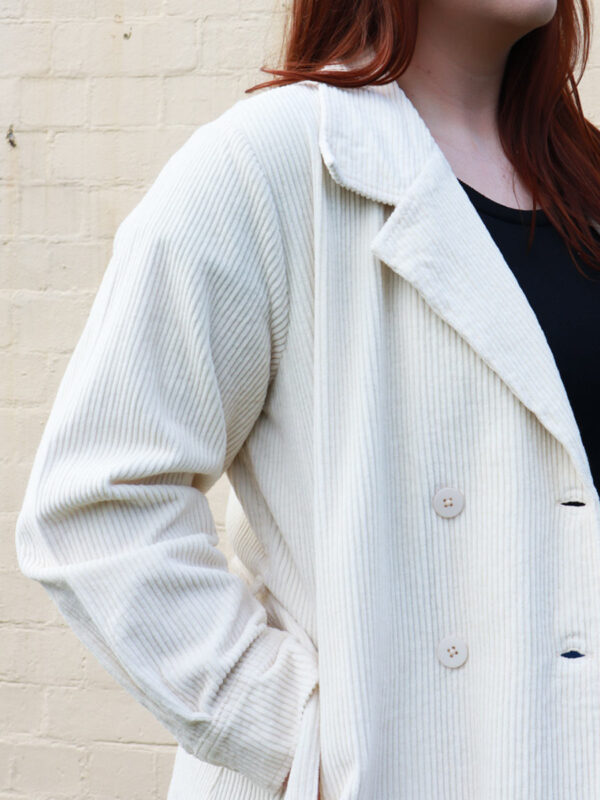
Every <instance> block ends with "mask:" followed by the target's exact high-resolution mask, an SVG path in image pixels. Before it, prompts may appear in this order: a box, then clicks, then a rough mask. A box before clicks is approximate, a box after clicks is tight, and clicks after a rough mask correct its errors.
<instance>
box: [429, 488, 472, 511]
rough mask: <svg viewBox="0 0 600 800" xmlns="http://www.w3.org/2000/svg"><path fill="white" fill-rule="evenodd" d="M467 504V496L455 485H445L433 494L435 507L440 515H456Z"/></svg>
mask: <svg viewBox="0 0 600 800" xmlns="http://www.w3.org/2000/svg"><path fill="white" fill-rule="evenodd" d="M464 506H465V496H464V494H463V493H462V492H461V490H460V489H457V488H456V487H455V486H444V487H443V488H442V489H438V491H437V492H436V493H435V494H434V495H433V508H434V509H435V511H436V513H437V514H439V515H440V517H455V516H456V515H457V514H460V512H461V511H462V510H463V508H464Z"/></svg>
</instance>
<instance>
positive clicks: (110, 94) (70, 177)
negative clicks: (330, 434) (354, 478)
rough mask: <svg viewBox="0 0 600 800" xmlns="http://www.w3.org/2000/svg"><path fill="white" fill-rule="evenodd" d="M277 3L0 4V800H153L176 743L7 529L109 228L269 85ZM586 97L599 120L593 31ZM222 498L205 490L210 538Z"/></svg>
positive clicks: (55, 0)
mask: <svg viewBox="0 0 600 800" xmlns="http://www.w3.org/2000/svg"><path fill="white" fill-rule="evenodd" d="M285 4H286V0H113V1H112V2H109V1H108V0H104V2H100V0H0V98H1V100H2V102H1V103H0V118H1V119H0V130H1V131H2V141H1V143H0V267H1V269H0V374H2V376H3V380H2V381H0V393H1V396H0V442H1V443H2V450H1V451H0V466H1V470H2V473H1V474H2V480H1V481H0V492H1V499H0V525H1V529H0V530H1V532H0V548H1V551H0V800H9V798H11V800H56V798H59V797H60V798H61V800H161V799H162V798H165V797H166V792H167V786H168V782H169V778H170V774H171V768H172V763H173V758H174V753H175V742H174V739H173V738H172V736H171V735H170V734H169V732H168V731H166V730H165V729H164V728H162V727H161V726H160V725H159V724H158V722H156V721H155V719H154V717H152V715H151V714H150V713H149V712H148V711H146V710H145V709H144V708H142V707H141V706H139V705H138V704H137V703H136V702H134V701H133V699H132V698H131V697H130V696H129V695H128V694H127V692H125V691H124V690H123V689H121V687H120V686H119V685H118V684H117V683H116V682H115V681H114V680H113V678H112V677H111V676H110V675H109V674H108V673H107V672H106V671H105V670H103V668H102V667H100V665H99V664H98V663H97V662H96V661H95V659H94V658H93V656H92V655H91V654H90V653H88V651H87V650H86V649H85V648H84V647H83V646H82V645H81V643H80V642H79V640H78V639H77V638H76V636H75V635H74V633H72V631H71V630H70V628H68V626H67V625H66V623H65V622H64V620H63V618H62V617H61V616H60V614H59V613H58V611H57V610H56V608H55V606H54V605H53V604H52V603H51V601H50V600H49V598H48V596H47V595H46V593H45V591H44V589H43V588H42V587H41V586H40V585H39V584H37V583H35V582H34V581H31V580H29V579H27V578H25V577H24V576H22V575H21V573H20V572H19V570H18V567H17V563H16V558H15V553H14V526H15V521H16V517H17V514H18V510H19V508H20V505H21V499H22V495H23V491H24V488H25V483H26V480H27V476H28V474H29V471H30V468H31V462H32V459H33V455H34V453H35V450H36V448H37V446H38V443H39V439H40V436H41V432H42V429H43V426H44V423H45V420H46V417H47V415H48V413H49V410H50V407H51V403H52V400H53V398H54V395H55V392H56V389H57V388H58V384H59V382H60V379H61V377H62V374H63V372H64V369H65V367H66V364H67V361H68V358H69V356H70V353H71V351H72V349H73V347H74V345H75V342H76V340H77V338H78V336H79V334H80V332H81V330H82V329H83V325H84V322H85V320H86V318H87V314H88V311H89V308H90V306H91V303H92V300H93V297H94V295H95V292H96V290H97V288H98V285H99V283H100V280H101V278H102V274H103V272H104V269H105V268H106V265H107V263H108V259H109V256H110V250H111V246H112V238H113V236H114V233H115V231H116V228H117V226H118V224H119V222H120V221H121V220H122V219H123V218H124V217H125V215H126V214H127V213H128V212H129V210H130V209H132V208H133V206H134V205H135V204H136V203H137V201H138V199H139V198H140V197H141V196H142V195H143V194H144V192H145V191H146V190H147V188H148V186H149V185H150V183H151V182H152V181H153V179H154V178H155V176H156V175H157V174H158V172H159V170H160V168H161V167H162V166H163V164H164V163H165V161H166V160H167V158H168V157H169V156H170V155H171V154H172V153H173V152H174V151H175V150H176V149H177V148H178V147H179V146H180V145H181V144H183V142H184V141H185V140H186V139H187V138H188V137H189V135H190V134H191V133H192V132H193V131H194V130H195V128H196V127H197V126H198V125H200V124H202V123H203V122H205V121H208V120H210V119H213V118H214V117H216V116H217V115H219V114H220V113H221V112H222V111H224V110H225V109H226V108H228V107H229V106H230V105H231V104H233V102H235V100H237V99H238V98H240V97H242V96H243V92H244V89H246V88H247V87H249V86H250V85H252V84H253V83H258V82H260V81H262V80H267V79H268V76H266V75H264V74H263V73H260V72H259V70H258V67H259V66H260V65H261V64H262V63H268V64H270V65H273V66H275V65H276V64H277V59H278V53H279V45H280V39H281V33H282V29H283V20H284V12H285ZM599 5H600V0H596V7H598V6H599ZM596 10H597V8H596ZM598 16H600V15H599V14H598V13H597V17H598ZM597 24H598V25H600V19H598V23H597ZM581 93H582V100H583V103H584V108H585V110H586V113H587V114H588V116H589V117H590V118H591V119H593V120H594V121H595V122H596V123H597V124H600V35H596V36H595V45H594V50H593V53H592V58H591V60H590V64H589V66H588V69H587V71H586V74H585V76H584V79H583V81H582V84H581ZM13 143H14V144H15V145H16V146H14V147H13V146H12V144H13ZM227 491H228V483H227V479H226V478H225V477H223V478H222V479H221V480H220V481H218V482H217V484H216V485H215V486H214V487H213V489H212V490H211V492H210V493H209V501H210V504H211V509H212V511H213V514H214V516H215V519H216V521H217V526H218V529H219V531H220V533H221V534H222V532H223V520H224V511H225V503H226V498H227ZM222 547H223V549H224V550H225V552H226V553H227V555H228V556H229V555H230V553H229V552H228V549H227V546H226V544H225V542H223V541H222Z"/></svg>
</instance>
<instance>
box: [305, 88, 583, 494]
mask: <svg viewBox="0 0 600 800" xmlns="http://www.w3.org/2000/svg"><path fill="white" fill-rule="evenodd" d="M319 91H320V102H321V114H322V116H321V128H320V134H319V141H320V146H321V152H322V155H323V159H324V161H325V164H326V165H327V168H328V170H329V172H330V174H331V176H332V178H333V179H334V180H335V181H336V182H337V183H339V184H340V185H342V186H344V187H345V188H348V189H351V190H352V191H355V192H358V193H359V194H361V195H362V196H364V197H367V198H369V199H371V200H374V201H376V202H382V203H387V204H391V205H393V206H394V209H393V211H392V213H391V214H390V215H389V216H388V217H387V219H386V221H385V223H384V224H383V226H382V227H381V229H380V230H379V231H378V233H377V234H376V236H375V237H374V238H373V240H372V242H371V251H372V253H373V254H374V256H376V257H377V258H378V259H379V260H380V261H381V262H382V263H384V264H386V265H387V266H388V267H389V268H390V269H392V270H393V271H394V272H396V273H397V274H398V275H399V276H401V277H402V278H403V279H404V280H406V281H410V283H411V284H412V285H413V286H414V287H415V288H416V289H417V290H418V291H419V293H420V294H421V295H422V297H423V298H424V299H425V301H426V302H427V303H428V304H429V305H430V306H431V308H432V309H433V310H434V311H435V312H436V313H437V314H438V315H439V316H440V317H442V318H443V319H444V320H445V321H446V322H448V324H450V325H451V326H452V327H453V328H454V329H455V330H456V331H457V332H458V333H459V334H460V335H461V336H462V337H463V338H464V339H465V341H466V342H467V343H468V344H469V345H470V346H471V347H472V348H473V349H474V350H475V351H476V352H477V353H478V355H479V356H480V357H481V358H482V359H483V360H484V361H485V362H486V363H487V364H488V366H490V367H491V368H492V369H493V370H494V372H495V373H496V374H497V375H498V376H499V377H500V378H501V379H502V380H503V381H504V382H505V384H506V385H507V386H508V387H509V389H510V390H511V391H512V392H513V393H514V394H515V395H516V397H517V398H518V399H519V400H520V401H521V402H522V403H523V404H524V405H525V406H526V407H527V408H528V409H529V410H530V411H531V412H532V413H533V414H535V416H536V417H537V418H538V420H539V421H540V422H541V423H542V424H543V425H544V426H545V427H546V429H547V430H548V431H549V432H550V433H551V434H552V435H553V436H555V437H556V438H557V439H558V441H560V442H561V443H562V445H563V446H564V447H565V448H566V451H567V452H568V453H569V455H570V457H571V459H572V462H573V464H574V466H575V468H576V469H577V470H578V473H579V475H580V477H581V480H582V482H583V483H584V485H586V486H587V487H588V488H590V490H592V488H593V478H592V475H591V471H590V467H589V462H588V458H587V454H586V452H585V449H584V446H583V443H582V440H581V436H580V432H579V428H578V425H577V422H576V420H575V417H574V414H573V410H572V408H571V405H570V402H569V399H568V396H567V393H566V390H565V387H564V384H563V381H562V378H561V376H560V373H559V371H558V367H557V365H556V361H555V359H554V356H553V354H552V351H551V349H550V346H549V344H548V341H547V339H546V336H545V334H544V332H543V330H542V328H541V327H540V324H539V322H538V319H537V317H536V315H535V313H534V311H533V309H532V308H531V305H530V304H529V301H528V300H527V298H526V296H525V294H524V293H523V291H522V289H521V287H520V285H519V283H518V281H517V279H516V278H515V276H514V274H513V272H512V270H511V269H510V267H509V265H508V264H507V263H506V261H505V259H504V257H503V255H502V253H501V251H500V250H499V248H498V246H497V245H496V243H495V242H494V240H493V238H492V236H491V235H490V233H489V231H488V230H487V227H486V226H485V224H484V222H483V221H482V220H481V218H480V216H479V214H478V212H477V210H476V209H475V208H474V207H473V205H472V203H471V201H470V199H469V197H468V196H467V194H466V192H465V191H464V189H463V188H462V186H461V185H460V183H459V181H458V179H457V178H456V176H455V175H454V173H453V171H452V168H451V167H450V164H449V163H448V161H447V159H446V158H445V156H444V154H443V152H442V151H441V149H440V148H439V147H438V146H437V144H436V142H435V140H434V139H433V137H432V135H431V133H430V131H429V129H428V128H427V126H426V125H425V123H424V121H423V120H422V118H421V117H420V115H419V114H418V112H417V110H416V108H415V107H414V106H413V105H412V103H410V101H409V100H408V98H407V97H406V95H405V94H404V92H403V91H402V90H401V89H400V87H399V86H398V84H397V83H396V82H395V81H394V82H392V83H390V84H385V85H383V86H369V87H365V88H359V89H341V88H338V87H334V86H330V85H327V84H319Z"/></svg>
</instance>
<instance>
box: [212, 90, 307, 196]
mask: <svg viewBox="0 0 600 800" xmlns="http://www.w3.org/2000/svg"><path fill="white" fill-rule="evenodd" d="M318 88H319V87H318V83H316V82H315V81H299V82H297V83H292V84H286V85H285V86H274V87H271V88H267V89H263V90H259V91H258V93H256V94H251V95H248V96H245V97H243V98H241V99H240V100H238V101H237V102H236V103H235V104H234V105H233V106H231V107H230V108H229V109H227V110H226V111H225V112H224V113H223V114H221V116H220V117H219V118H218V119H217V120H216V121H215V122H217V124H223V125H229V124H230V125H232V126H233V127H235V128H237V129H238V130H239V131H241V133H242V134H243V135H244V137H245V139H246V141H247V142H248V145H249V147H250V149H251V150H252V151H253V153H254V154H255V156H256V158H257V160H258V162H259V164H260V166H261V168H262V171H263V172H264V174H265V177H266V178H267V180H268V182H269V183H270V184H271V186H272V188H273V190H274V193H275V195H279V197H280V198H281V199H283V198H285V193H286V191H288V192H289V190H290V189H293V190H294V191H295V192H298V191H300V187H301V186H302V185H304V183H306V179H307V176H309V175H310V174H311V172H312V168H311V165H312V164H313V163H314V160H315V159H317V158H319V157H320V151H319V125H320V105H319V92H318Z"/></svg>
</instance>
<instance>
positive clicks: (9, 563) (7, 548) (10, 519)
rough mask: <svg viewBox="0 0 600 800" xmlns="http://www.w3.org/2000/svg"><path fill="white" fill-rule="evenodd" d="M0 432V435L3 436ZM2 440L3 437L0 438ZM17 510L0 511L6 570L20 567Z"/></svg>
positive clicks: (0, 558) (0, 550)
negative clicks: (17, 548)
mask: <svg viewBox="0 0 600 800" xmlns="http://www.w3.org/2000/svg"><path fill="white" fill-rule="evenodd" d="M1 435H2V434H1V433H0V437H1ZM0 440H1V439H0ZM17 515H18V512H17V511H13V512H8V511H6V509H4V508H3V509H2V511H0V564H2V566H3V567H4V569H6V570H16V569H18V568H19V567H18V564H17V554H16V552H15V525H16V523H17Z"/></svg>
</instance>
